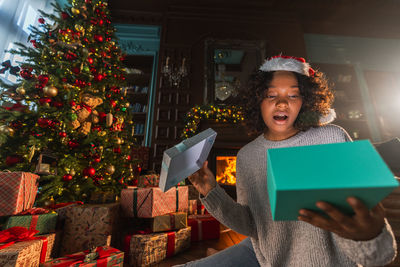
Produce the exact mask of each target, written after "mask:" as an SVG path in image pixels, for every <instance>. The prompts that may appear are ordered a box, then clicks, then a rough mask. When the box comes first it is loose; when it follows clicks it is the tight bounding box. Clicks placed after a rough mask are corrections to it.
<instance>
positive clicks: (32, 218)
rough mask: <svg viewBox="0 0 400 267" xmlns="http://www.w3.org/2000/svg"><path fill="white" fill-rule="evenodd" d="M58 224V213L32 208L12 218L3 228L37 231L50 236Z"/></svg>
mask: <svg viewBox="0 0 400 267" xmlns="http://www.w3.org/2000/svg"><path fill="white" fill-rule="evenodd" d="M56 224H57V213H55V212H51V211H49V210H47V209H43V208H31V209H29V210H25V211H23V212H20V213H18V214H17V215H15V216H10V217H9V218H8V219H7V220H6V223H5V224H4V226H3V229H8V228H11V227H14V226H21V227H25V228H27V229H29V230H37V231H38V234H40V235H43V234H48V233H51V232H54V231H55V229H56Z"/></svg>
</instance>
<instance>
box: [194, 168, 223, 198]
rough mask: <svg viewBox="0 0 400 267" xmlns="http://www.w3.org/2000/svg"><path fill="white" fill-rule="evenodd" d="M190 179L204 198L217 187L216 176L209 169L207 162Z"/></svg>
mask: <svg viewBox="0 0 400 267" xmlns="http://www.w3.org/2000/svg"><path fill="white" fill-rule="evenodd" d="M188 178H189V181H190V182H191V183H192V184H193V186H194V187H195V188H196V189H197V191H199V193H200V194H202V195H203V196H206V195H207V194H208V192H210V191H211V189H213V188H214V187H215V186H216V185H217V182H216V181H215V177H214V174H213V173H212V172H211V170H210V169H209V168H208V161H205V162H204V163H203V166H202V167H201V169H200V170H198V171H197V172H195V173H194V174H192V175H190V176H189V177H188Z"/></svg>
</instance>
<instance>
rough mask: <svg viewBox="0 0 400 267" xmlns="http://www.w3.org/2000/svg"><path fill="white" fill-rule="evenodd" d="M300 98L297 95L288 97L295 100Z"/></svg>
mask: <svg viewBox="0 0 400 267" xmlns="http://www.w3.org/2000/svg"><path fill="white" fill-rule="evenodd" d="M299 97H300V96H299V95H290V96H289V98H292V99H296V98H299Z"/></svg>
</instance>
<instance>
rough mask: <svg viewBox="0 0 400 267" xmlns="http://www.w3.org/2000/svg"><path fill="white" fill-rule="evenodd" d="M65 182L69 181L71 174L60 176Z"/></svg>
mask: <svg viewBox="0 0 400 267" xmlns="http://www.w3.org/2000/svg"><path fill="white" fill-rule="evenodd" d="M62 179H63V180H64V181H65V182H69V181H71V180H72V175H71V174H65V175H64V176H63V178H62Z"/></svg>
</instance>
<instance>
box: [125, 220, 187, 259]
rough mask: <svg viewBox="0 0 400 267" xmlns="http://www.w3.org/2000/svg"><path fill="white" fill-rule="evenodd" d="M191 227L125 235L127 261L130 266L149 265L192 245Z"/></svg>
mask: <svg viewBox="0 0 400 267" xmlns="http://www.w3.org/2000/svg"><path fill="white" fill-rule="evenodd" d="M190 236H191V231H190V227H186V228H183V229H180V230H178V231H171V232H164V233H150V232H149V231H147V232H146V231H143V232H139V233H135V234H132V235H127V236H126V237H125V244H124V247H125V254H127V256H126V258H127V259H126V262H127V263H128V264H129V266H149V265H151V264H155V263H157V262H160V261H162V260H163V259H165V258H167V257H171V256H173V255H176V254H178V253H179V252H182V251H184V250H185V249H187V248H189V247H190Z"/></svg>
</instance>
